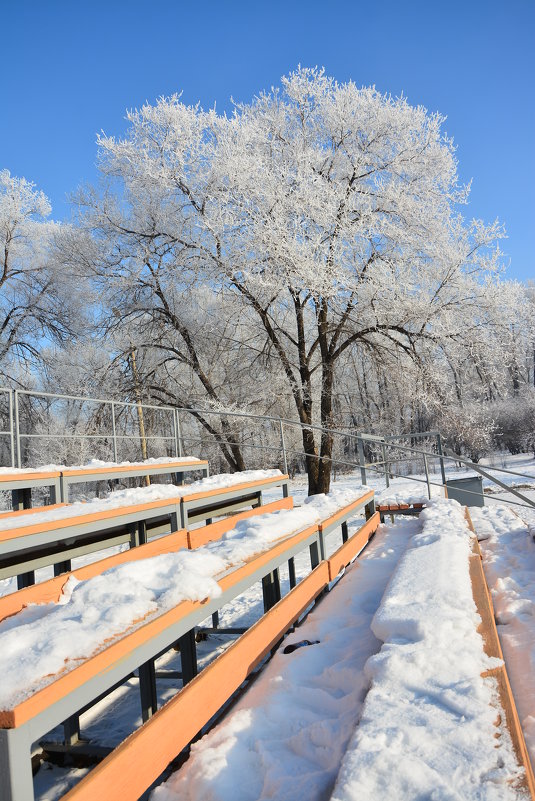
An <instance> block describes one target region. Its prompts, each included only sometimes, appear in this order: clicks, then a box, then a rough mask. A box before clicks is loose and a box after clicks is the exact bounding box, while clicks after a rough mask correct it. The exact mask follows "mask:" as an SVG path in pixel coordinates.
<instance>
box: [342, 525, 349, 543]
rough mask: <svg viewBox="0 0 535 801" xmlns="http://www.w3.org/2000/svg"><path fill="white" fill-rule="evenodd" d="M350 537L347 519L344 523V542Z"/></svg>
mask: <svg viewBox="0 0 535 801" xmlns="http://www.w3.org/2000/svg"><path fill="white" fill-rule="evenodd" d="M348 539H349V531H348V527H347V520H344V522H343V523H342V542H343V543H344V542H347V540H348Z"/></svg>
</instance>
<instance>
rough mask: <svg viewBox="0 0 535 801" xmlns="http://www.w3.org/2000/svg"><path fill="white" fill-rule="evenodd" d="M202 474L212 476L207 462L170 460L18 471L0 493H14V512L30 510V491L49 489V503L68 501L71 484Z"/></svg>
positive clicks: (0, 478) (1, 477)
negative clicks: (5, 491)
mask: <svg viewBox="0 0 535 801" xmlns="http://www.w3.org/2000/svg"><path fill="white" fill-rule="evenodd" d="M195 471H200V472H201V473H202V475H203V476H205V477H207V476H208V474H209V467H208V462H207V461H206V460H205V459H194V458H193V457H192V458H191V459H190V458H187V459H186V458H183V459H169V460H168V461H165V462H153V461H151V462H138V463H135V462H132V463H131V464H116V465H107V466H106V467H87V468H80V467H72V468H69V467H65V468H63V469H61V470H45V471H38V470H33V471H32V470H17V471H13V473H7V472H6V473H0V490H11V497H12V506H13V509H14V510H18V509H30V508H31V505H32V496H31V491H32V489H35V488H48V489H49V491H50V502H51V504H55V503H56V502H58V501H62V502H68V501H69V488H70V487H71V485H72V484H78V483H82V482H83V483H95V482H97V481H108V480H113V479H120V478H142V477H143V476H163V475H168V474H171V475H173V476H176V478H175V483H180V480H181V477H182V476H183V475H184V474H185V473H191V472H195Z"/></svg>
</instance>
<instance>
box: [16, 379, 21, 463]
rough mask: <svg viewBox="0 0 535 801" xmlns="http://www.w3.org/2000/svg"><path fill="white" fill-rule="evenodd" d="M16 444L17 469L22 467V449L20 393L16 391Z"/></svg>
mask: <svg viewBox="0 0 535 801" xmlns="http://www.w3.org/2000/svg"><path fill="white" fill-rule="evenodd" d="M15 443H16V448H17V467H22V456H21V449H20V417H19V391H18V389H16V390H15Z"/></svg>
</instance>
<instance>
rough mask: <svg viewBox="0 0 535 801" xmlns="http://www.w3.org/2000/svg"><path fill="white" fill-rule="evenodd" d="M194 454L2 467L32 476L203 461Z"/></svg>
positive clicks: (0, 469)
mask: <svg viewBox="0 0 535 801" xmlns="http://www.w3.org/2000/svg"><path fill="white" fill-rule="evenodd" d="M201 461H202V460H201V459H197V458H196V457H194V456H161V457H158V458H157V459H155V458H152V457H151V458H150V459H145V460H144V461H142V462H104V461H102V459H91V460H90V461H89V462H87V463H86V464H78V465H64V464H45V465H43V466H42V467H0V476H2V475H6V474H7V475H25V474H28V475H30V476H31V474H32V473H69V472H70V471H71V470H99V469H101V468H103V467H107V468H111V469H113V468H114V467H131V468H138V467H152V466H154V465H160V464H163V465H166V464H182V463H184V462H201Z"/></svg>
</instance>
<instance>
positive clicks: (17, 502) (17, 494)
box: [11, 487, 32, 512]
mask: <svg viewBox="0 0 535 801" xmlns="http://www.w3.org/2000/svg"><path fill="white" fill-rule="evenodd" d="M11 505H12V507H13V511H15V512H19V511H20V510H21V509H31V508H32V491H31V489H30V487H24V488H23V489H15V490H12V492H11Z"/></svg>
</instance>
